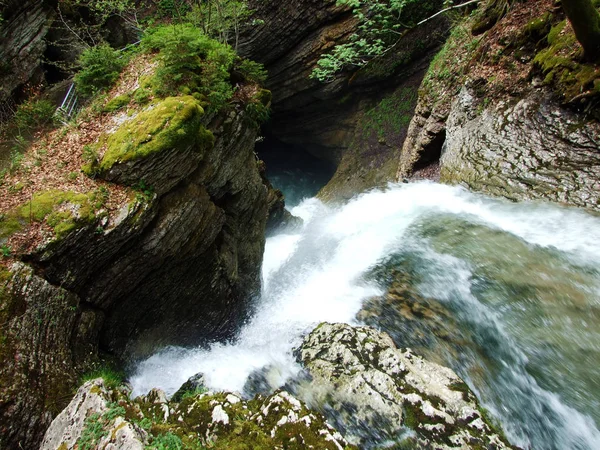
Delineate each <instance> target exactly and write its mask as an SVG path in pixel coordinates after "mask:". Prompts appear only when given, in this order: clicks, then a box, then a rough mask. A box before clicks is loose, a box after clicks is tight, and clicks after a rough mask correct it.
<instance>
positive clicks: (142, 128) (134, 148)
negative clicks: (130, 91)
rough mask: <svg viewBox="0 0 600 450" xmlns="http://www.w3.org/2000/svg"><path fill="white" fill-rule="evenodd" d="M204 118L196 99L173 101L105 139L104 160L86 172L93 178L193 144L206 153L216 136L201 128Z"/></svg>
mask: <svg viewBox="0 0 600 450" xmlns="http://www.w3.org/2000/svg"><path fill="white" fill-rule="evenodd" d="M203 115H204V110H203V109H202V107H201V106H200V104H199V103H198V101H197V100H196V99H195V98H193V97H192V96H184V97H169V98H167V99H165V100H163V101H161V102H159V103H157V104H156V105H153V106H152V107H150V108H148V109H147V110H146V111H144V112H142V113H140V114H138V115H137V116H136V117H135V118H134V119H132V120H130V121H128V122H126V123H125V124H123V125H122V126H121V127H120V128H119V129H118V130H117V131H116V132H115V133H113V134H110V135H105V136H104V137H103V138H101V141H100V143H99V144H98V145H99V146H100V147H105V148H106V151H105V152H104V157H103V158H102V160H101V161H100V162H99V164H97V165H93V164H92V165H90V166H88V167H84V168H83V170H84V171H85V172H86V173H87V174H88V175H91V174H93V173H94V172H102V171H107V170H109V169H110V168H111V167H112V166H113V165H114V164H116V163H119V162H126V161H132V160H137V159H142V158H146V157H148V156H150V155H152V154H155V153H158V152H160V151H162V150H167V149H173V148H177V149H184V148H187V147H189V146H190V145H193V144H197V145H196V149H197V150H198V151H203V150H204V149H206V148H207V147H210V146H212V145H213V143H214V141H213V139H214V138H213V137H212V133H210V131H207V130H206V129H204V127H203V126H202V125H201V117H202V116H203Z"/></svg>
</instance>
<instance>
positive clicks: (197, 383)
mask: <svg viewBox="0 0 600 450" xmlns="http://www.w3.org/2000/svg"><path fill="white" fill-rule="evenodd" d="M206 390H207V389H206V380H205V379H204V375H203V374H201V373H197V374H196V375H194V376H192V377H190V378H189V379H188V380H187V381H186V382H185V383H183V384H182V385H181V387H180V388H179V389H177V392H175V393H174V394H173V396H172V397H171V401H173V402H180V401H181V400H182V399H183V396H184V395H185V394H194V395H195V394H199V393H201V392H202V391H206Z"/></svg>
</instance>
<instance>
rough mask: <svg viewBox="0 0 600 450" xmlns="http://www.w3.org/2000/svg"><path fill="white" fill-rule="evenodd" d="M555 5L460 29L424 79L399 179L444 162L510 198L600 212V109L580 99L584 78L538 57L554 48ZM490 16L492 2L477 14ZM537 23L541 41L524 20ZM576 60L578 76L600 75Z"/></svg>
mask: <svg viewBox="0 0 600 450" xmlns="http://www.w3.org/2000/svg"><path fill="white" fill-rule="evenodd" d="M549 5H550V2H548V1H545V0H540V1H537V2H534V4H532V7H531V8H528V9H526V10H523V9H522V8H512V9H510V10H509V11H507V12H506V15H505V16H504V17H503V18H501V19H500V20H499V21H498V17H496V18H493V21H491V22H490V23H489V26H493V29H492V30H491V32H490V33H486V34H484V35H481V36H479V37H475V36H474V35H473V34H472V33H471V29H472V28H473V27H474V26H475V25H476V24H475V23H474V19H473V18H470V19H466V20H465V21H463V22H462V23H459V24H457V25H456V27H455V28H454V30H453V32H452V34H451V36H450V38H449V39H448V40H447V42H446V44H445V45H444V47H443V49H442V50H441V51H440V53H439V55H438V57H436V60H435V63H434V64H432V65H431V66H430V69H429V70H428V72H427V74H426V76H425V78H424V80H423V83H422V84H421V88H420V91H419V101H418V104H417V107H416V109H415V115H414V117H413V118H412V120H411V123H410V126H409V129H408V133H407V138H406V140H405V142H404V144H403V147H402V152H401V154H400V158H399V163H398V170H397V174H396V179H397V180H401V179H403V178H406V177H409V176H411V175H412V174H414V173H415V172H418V171H419V170H420V169H422V168H423V166H427V165H428V164H431V163H435V161H436V160H437V159H440V158H441V159H440V180H441V181H442V182H445V183H452V184H461V185H463V186H466V187H468V188H469V189H472V190H476V191H482V192H485V193H487V194H490V195H497V196H502V197H506V198H509V199H511V200H532V199H533V200H538V199H539V200H550V201H554V202H559V203H563V204H568V205H574V206H579V207H585V208H590V209H595V210H597V209H598V208H600V206H599V204H600V198H599V197H598V192H599V191H598V188H599V187H600V181H599V180H600V151H599V148H600V125H599V124H598V120H597V114H598V112H597V110H598V108H597V106H594V104H593V100H590V102H591V104H588V105H587V106H582V105H581V104H574V103H573V101H572V99H573V98H574V97H573V96H575V97H576V94H580V93H581V91H584V90H585V89H587V87H585V88H584V87H583V86H582V87H581V89H575V88H574V87H573V85H570V84H569V83H571V82H574V81H573V80H577V79H579V78H578V76H575V75H572V76H570V77H566V76H565V77H563V78H561V77H559V76H558V75H557V74H554V73H553V72H550V73H542V72H540V70H542V67H541V66H540V63H539V62H536V61H539V58H538V56H537V55H538V54H547V55H551V56H553V55H554V54H555V53H556V49H553V48H551V47H547V48H545V49H544V45H548V44H547V39H546V34H547V33H548V32H549V30H550V23H549V22H548V23H547V21H548V20H550V19H548V17H549V16H547V15H546V12H547V8H548V7H549ZM487 13H489V11H488V10H486V9H485V7H484V8H482V11H481V14H479V16H482V15H483V16H485V14H487ZM561 14H562V13H560V12H559V14H558V15H553V16H552V21H553V23H554V22H560V21H561V20H563V19H564V17H562V16H561ZM497 21H498V23H497V24H496V22H497ZM531 23H537V24H540V25H543V24H547V25H548V26H547V27H546V25H544V27H545V28H543V30H545V31H543V33H546V34H544V35H543V38H542V36H539V35H537V34H535V33H533V34H532V30H531V29H530V28H528V27H527V25H525V24H531ZM561 23H562V22H561ZM561 29H562V28H561ZM538 31H539V32H540V33H541V32H542V29H540V30H538ZM568 33H572V31H570V30H569V29H565V30H564V31H563V32H562V33H561V35H564V36H567V35H568ZM571 37H572V39H573V40H574V39H575V38H574V36H573V35H572V36H571ZM540 39H541V40H540ZM515 42H519V44H518V45H515V44H514V43H515ZM538 44H543V45H541V47H540V46H538ZM491 48H496V49H497V50H496V51H495V52H493V51H490V49H491ZM542 49H543V50H542ZM540 50H542V51H540ZM494 55H496V56H494ZM500 55H501V56H500ZM570 57H573V55H571V56H570ZM573 58H574V59H572V60H571V61H569V64H571V65H572V66H573V71H574V72H573V73H576V72H575V71H582V72H583V71H585V72H586V73H594V74H596V73H597V71H595V69H594V67H593V65H591V64H588V65H585V64H583V63H582V62H581V61H579V60H577V58H576V57H573ZM474 61H477V62H476V63H474ZM561 67H562V66H561ZM544 70H546V69H544ZM557 73H558V72H557ZM577 73H579V72H577ZM491 74H494V75H493V76H490V75H491ZM541 75H543V76H542V78H544V81H540V76H541ZM553 77H554V78H553ZM559 78H560V80H562V81H560V80H559ZM567 78H568V80H567ZM552 79H553V80H554V81H552ZM532 80H533V82H532ZM565 80H566V81H565ZM561 83H564V85H561ZM589 84H590V85H591V84H592V81H589ZM570 89H575V91H576V92H570ZM566 92H570V95H568V96H566V97H565V95H566V94H565V93H566ZM588 94H589V95H591V94H593V92H591V91H590V92H589V93H588ZM593 98H595V97H590V99H593ZM595 116H596V118H594V117H595Z"/></svg>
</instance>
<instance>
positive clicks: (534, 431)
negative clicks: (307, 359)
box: [131, 183, 600, 449]
mask: <svg viewBox="0 0 600 450" xmlns="http://www.w3.org/2000/svg"><path fill="white" fill-rule="evenodd" d="M292 212H293V213H294V214H296V215H298V216H301V217H302V218H303V219H304V226H303V228H302V229H301V230H297V231H295V233H296V234H282V235H278V236H274V237H271V238H269V239H268V240H267V245H266V250H265V258H264V264H263V292H262V298H261V301H260V304H259V305H258V308H257V311H256V314H255V315H254V317H253V318H252V320H251V321H250V322H249V323H248V324H247V325H246V326H245V327H244V328H243V329H242V331H241V333H240V335H239V337H238V339H237V341H236V342H234V343H223V344H215V345H212V346H211V347H209V348H198V349H179V348H169V349H166V350H164V351H162V352H160V353H159V354H156V355H154V356H153V357H151V358H149V359H148V360H146V361H144V362H143V363H141V364H140V365H139V366H138V367H137V369H136V372H135V373H134V375H133V376H132V378H131V381H132V383H133V385H134V387H135V392H136V393H137V394H140V393H144V392H146V391H148V390H149V389H150V388H153V387H160V388H162V389H165V390H166V391H167V392H168V393H171V394H172V393H173V392H174V391H175V390H176V389H178V388H179V386H180V385H181V384H182V383H183V382H185V381H186V380H187V378H189V377H190V376H192V375H194V374H196V373H198V372H202V373H204V374H205V377H206V380H207V382H208V384H209V385H210V387H211V388H213V389H218V390H234V391H242V390H243V389H244V385H245V384H246V381H247V378H248V376H249V375H250V374H252V373H253V372H254V371H256V370H260V369H262V368H265V367H269V371H268V379H269V382H270V384H271V385H272V386H273V387H277V386H280V385H282V384H283V383H284V382H285V381H286V380H287V379H289V378H290V377H293V376H294V375H296V374H297V373H298V371H299V370H300V369H299V367H298V365H297V364H296V363H295V361H294V358H293V356H292V353H291V350H292V348H293V347H295V346H297V345H298V344H299V343H300V342H301V339H302V336H303V334H305V333H306V332H308V331H310V330H311V329H312V328H313V327H314V326H315V325H317V324H318V323H320V322H322V321H329V322H347V323H357V319H356V315H357V313H358V312H359V311H360V310H361V308H362V306H363V304H364V303H365V301H367V300H368V299H372V298H373V297H375V296H381V295H383V294H385V292H386V290H387V287H388V286H387V284H386V283H387V282H386V281H385V279H386V276H382V275H381V274H382V273H383V274H385V273H389V272H390V271H393V270H410V271H411V273H412V274H413V276H412V277H411V280H412V283H413V286H412V288H413V289H414V290H415V291H417V292H418V293H419V295H422V296H424V297H427V298H429V299H433V300H434V301H436V302H438V303H439V304H440V305H441V307H443V308H444V309H445V310H446V311H447V313H448V314H449V315H451V318H452V323H453V324H454V325H453V326H455V327H456V329H457V331H456V333H457V334H459V335H460V342H458V344H456V343H455V344H454V345H453V346H452V345H449V344H447V341H448V337H447V335H443V336H442V335H439V336H436V332H437V331H436V328H435V327H429V328H428V325H427V323H424V325H423V329H422V330H421V331H422V332H423V333H425V335H430V336H429V337H428V338H427V339H416V337H415V336H416V335H415V334H414V333H411V332H409V331H407V330H405V329H404V328H403V326H402V325H398V326H397V327H396V328H394V326H392V328H389V327H390V325H389V324H388V325H387V327H388V328H387V329H386V325H385V324H382V328H384V329H386V331H389V332H390V334H392V336H393V337H394V339H395V340H396V342H397V343H398V344H399V345H401V346H409V345H410V346H412V347H413V348H415V349H416V350H417V352H421V353H423V354H424V355H425V356H426V357H428V358H432V359H436V360H437V361H439V362H442V363H445V364H447V365H450V366H451V367H453V368H454V369H455V370H456V371H457V372H458V373H459V374H460V375H461V376H462V377H464V378H465V379H466V380H467V382H468V383H469V384H470V386H471V387H472V388H473V389H474V390H475V392H476V393H477V394H478V397H479V398H480V400H481V401H482V403H483V404H484V406H485V407H487V408H488V409H489V410H490V411H491V413H492V415H493V416H495V417H496V418H497V419H498V420H499V421H500V423H501V424H502V426H503V428H504V430H505V431H506V433H507V435H508V437H509V439H510V440H511V441H512V442H513V443H515V444H517V445H521V446H523V447H526V448H529V447H530V448H536V449H538V448H539V449H593V448H600V431H599V425H600V271H599V270H600V266H599V263H600V218H599V217H596V216H592V215H590V214H588V213H585V212H583V211H581V210H577V209H567V208H561V207H558V206H552V205H544V204H533V203H509V202H505V201H501V200H493V199H489V198H486V197H483V196H480V195H475V194H472V193H469V192H467V191H465V190H463V189H460V188H456V187H449V186H443V185H438V184H433V183H415V184H408V185H393V186H390V187H389V188H388V189H386V190H385V191H373V192H369V193H366V194H363V195H360V196H358V197H357V198H355V199H353V200H351V201H349V202H348V203H346V204H345V205H342V206H337V207H331V206H325V205H323V204H322V203H320V202H319V201H318V200H316V199H309V200H305V201H303V202H302V203H301V204H299V205H298V206H296V207H295V208H294V209H293V211H292ZM377 274H379V275H377ZM426 337H427V336H426ZM450 347H452V349H450Z"/></svg>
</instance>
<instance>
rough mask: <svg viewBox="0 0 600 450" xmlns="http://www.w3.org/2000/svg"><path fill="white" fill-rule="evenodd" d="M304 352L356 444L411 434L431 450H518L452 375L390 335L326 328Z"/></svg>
mask: <svg viewBox="0 0 600 450" xmlns="http://www.w3.org/2000/svg"><path fill="white" fill-rule="evenodd" d="M297 354H298V357H299V359H300V361H301V362H302V364H303V366H304V367H305V368H306V370H307V371H308V372H309V373H310V375H311V376H312V378H313V381H312V383H313V386H312V390H313V391H315V392H319V390H322V392H323V394H322V395H323V396H324V398H325V399H326V401H327V406H328V408H330V409H329V411H330V412H331V413H333V414H337V424H338V426H339V427H340V429H341V430H342V432H343V433H345V435H346V438H347V439H349V441H350V442H352V443H355V444H359V445H361V446H364V447H365V448H370V445H372V443H373V442H382V441H383V440H391V441H394V440H395V441H398V440H401V439H402V438H403V437H405V436H406V434H405V433H406V431H407V429H411V430H413V431H414V432H415V433H416V440H417V441H418V443H419V445H423V446H426V447H427V448H436V449H452V448H454V449H459V448H477V447H479V446H481V447H484V448H511V447H510V445H509V444H508V443H507V442H505V441H504V440H503V438H502V437H501V436H500V435H499V434H497V433H496V432H495V431H494V430H493V428H492V427H491V426H490V425H489V424H488V423H487V422H486V420H485V418H484V417H483V416H482V415H481V413H480V412H479V407H478V404H477V400H476V398H475V396H474V395H473V394H472V393H471V391H470V390H469V388H468V387H467V386H466V384H465V383H464V382H463V381H462V380H461V379H460V378H459V377H458V376H457V375H456V374H455V373H454V372H453V371H452V370H451V369H449V368H446V367H442V366H440V365H438V364H434V363H431V362H428V361H426V360H424V359H422V358H421V357H419V356H416V355H414V354H413V353H412V352H411V350H410V349H405V350H399V349H397V348H396V346H395V345H394V343H393V342H392V340H391V338H390V337H389V336H388V335H387V334H385V333H380V332H378V331H376V330H374V329H372V328H368V327H356V328H354V327H352V326H350V325H346V324H328V323H324V324H321V325H320V326H319V327H317V328H316V329H315V330H314V331H313V332H311V333H310V334H309V335H308V336H307V337H306V338H305V340H304V342H303V343H302V346H301V347H300V348H299V349H298V353H297ZM334 411H335V413H334Z"/></svg>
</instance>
